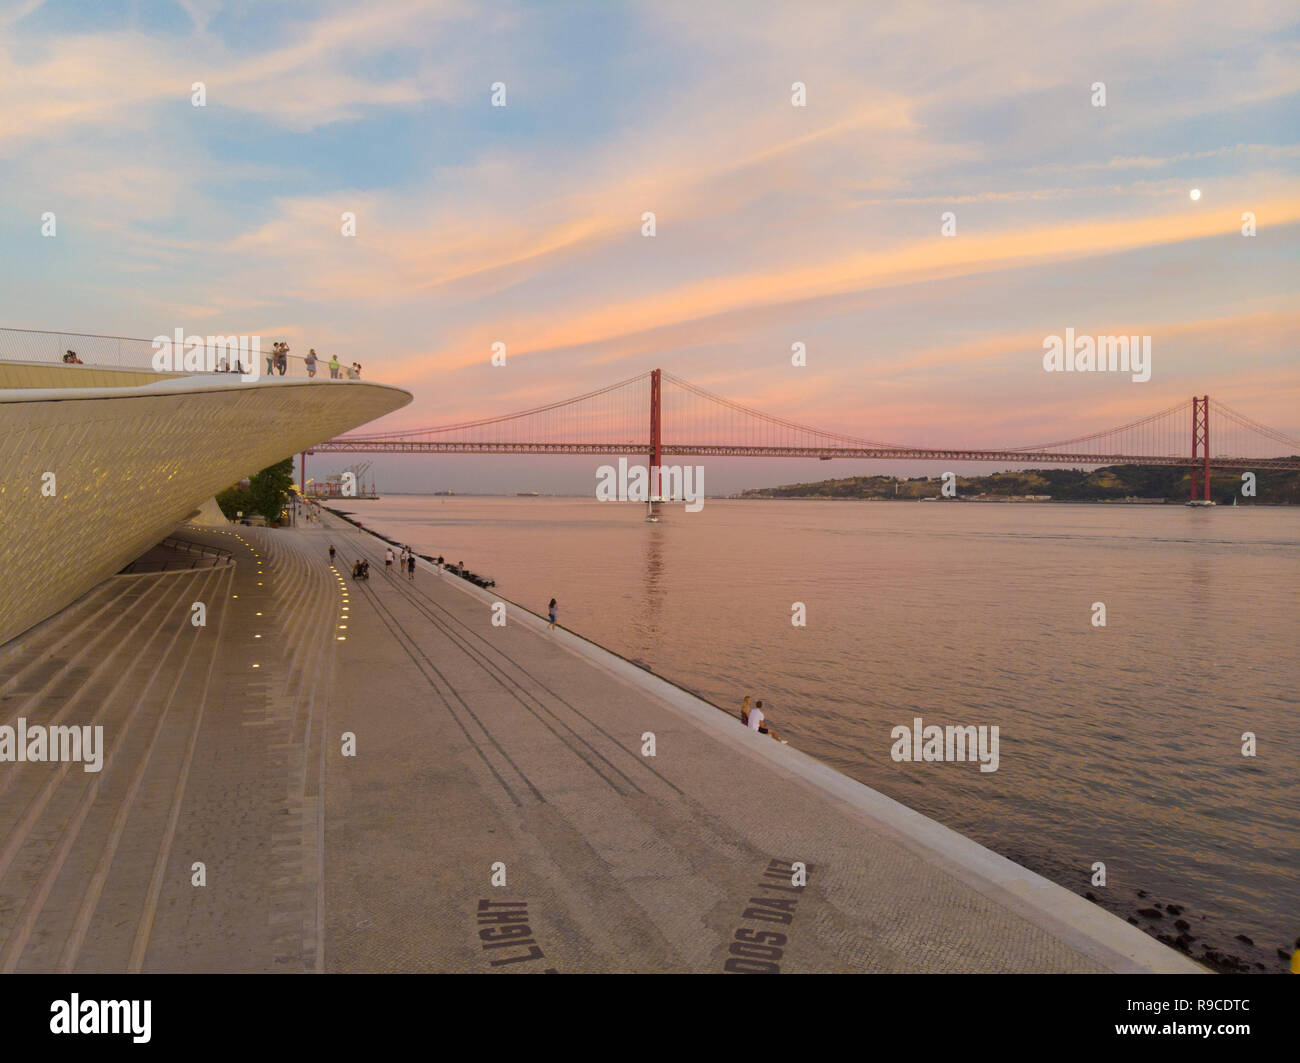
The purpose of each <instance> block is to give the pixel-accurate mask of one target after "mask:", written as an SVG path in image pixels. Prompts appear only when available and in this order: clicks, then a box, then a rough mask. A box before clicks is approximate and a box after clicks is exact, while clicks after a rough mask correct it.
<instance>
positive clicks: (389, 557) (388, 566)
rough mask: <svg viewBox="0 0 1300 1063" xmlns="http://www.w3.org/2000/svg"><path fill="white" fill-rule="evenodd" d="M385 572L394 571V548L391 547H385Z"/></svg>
mask: <svg viewBox="0 0 1300 1063" xmlns="http://www.w3.org/2000/svg"><path fill="white" fill-rule="evenodd" d="M384 571H385V572H392V571H393V548H392V547H391V546H386V547H384Z"/></svg>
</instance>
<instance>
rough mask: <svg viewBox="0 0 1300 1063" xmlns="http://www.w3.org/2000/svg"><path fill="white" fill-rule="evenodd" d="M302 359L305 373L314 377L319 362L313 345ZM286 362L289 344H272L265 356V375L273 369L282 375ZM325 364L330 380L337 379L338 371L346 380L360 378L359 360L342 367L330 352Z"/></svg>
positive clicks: (336, 356) (287, 360)
mask: <svg viewBox="0 0 1300 1063" xmlns="http://www.w3.org/2000/svg"><path fill="white" fill-rule="evenodd" d="M302 361H303V364H304V365H305V366H306V367H307V375H308V376H309V377H314V376H315V375H316V369H317V366H318V365H319V363H320V358H319V356H318V355H317V354H316V348H315V347H313V348H311V350H309V351H308V352H307V357H306V358H304V359H303V360H302ZM288 364H289V345H288V344H287V343H284V342H277V343H275V344H273V345H272V347H271V353H270V354H268V355H267V356H266V374H267V376H270V375H271V373H272V371H273V369H274V370H275V371H278V372H279V374H280V375H281V376H284V374H285V371H286V369H287V368H288ZM325 366H326V368H327V369H329V371H330V379H331V380H338V379H339V375H340V373H342V375H343V376H345V377H346V378H347V379H348V380H360V379H361V363H360V362H353V363H352V364H351V365H349V366H347V367H346V368H344V366H343V364H342V363H341V362H340V361H339V356H338V355H337V354H332V355H330V360H329V361H328V362H326V363H325Z"/></svg>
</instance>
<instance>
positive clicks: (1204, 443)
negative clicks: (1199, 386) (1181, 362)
mask: <svg viewBox="0 0 1300 1063" xmlns="http://www.w3.org/2000/svg"><path fill="white" fill-rule="evenodd" d="M1198 457H1199V458H1200V459H1201V462H1202V464H1201V468H1199V469H1198V468H1197V467H1196V466H1195V465H1193V466H1192V493H1191V496H1190V497H1191V498H1192V499H1195V498H1196V497H1197V489H1198V482H1197V480H1198V476H1199V479H1200V483H1199V489H1200V492H1201V497H1202V498H1203V499H1204V500H1205V501H1206V502H1208V501H1210V396H1209V395H1206V396H1204V397H1202V398H1199V399H1198V398H1197V397H1196V396H1195V395H1193V396H1192V461H1196V459H1197V458H1198Z"/></svg>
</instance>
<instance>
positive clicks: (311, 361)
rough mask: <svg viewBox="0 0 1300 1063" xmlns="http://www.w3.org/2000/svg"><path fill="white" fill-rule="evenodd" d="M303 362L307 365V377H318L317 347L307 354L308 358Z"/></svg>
mask: <svg viewBox="0 0 1300 1063" xmlns="http://www.w3.org/2000/svg"><path fill="white" fill-rule="evenodd" d="M303 361H304V362H305V363H306V364H307V375H308V376H315V375H316V348H315V347H313V348H312V349H311V350H309V351H308V352H307V357H306V358H304V359H303Z"/></svg>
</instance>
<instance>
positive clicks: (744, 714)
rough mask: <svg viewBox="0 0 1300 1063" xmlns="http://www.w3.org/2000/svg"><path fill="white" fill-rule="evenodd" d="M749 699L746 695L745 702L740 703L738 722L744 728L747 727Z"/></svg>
mask: <svg viewBox="0 0 1300 1063" xmlns="http://www.w3.org/2000/svg"><path fill="white" fill-rule="evenodd" d="M749 698H750V695H748V694H746V695H745V700H744V701H742V702H741V703H740V722H741V723H743V724H744V725H745V726H746V727H748V726H749Z"/></svg>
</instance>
